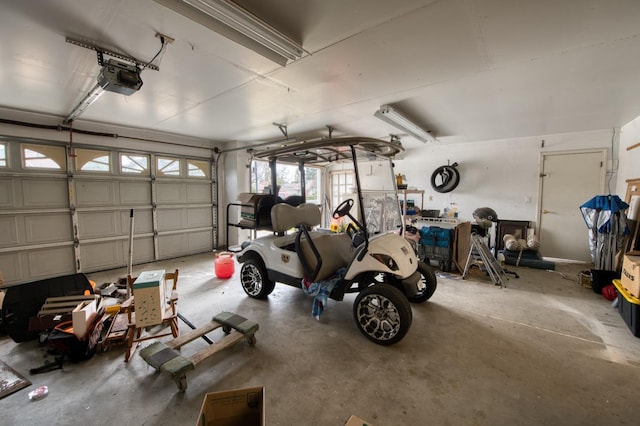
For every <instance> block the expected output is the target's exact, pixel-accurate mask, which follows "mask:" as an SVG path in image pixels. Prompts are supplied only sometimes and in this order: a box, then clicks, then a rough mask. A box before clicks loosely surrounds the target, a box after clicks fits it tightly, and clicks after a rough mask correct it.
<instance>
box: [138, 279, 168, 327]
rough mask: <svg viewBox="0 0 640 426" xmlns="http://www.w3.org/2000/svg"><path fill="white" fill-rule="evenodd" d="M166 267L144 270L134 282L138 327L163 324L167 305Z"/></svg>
mask: <svg viewBox="0 0 640 426" xmlns="http://www.w3.org/2000/svg"><path fill="white" fill-rule="evenodd" d="M164 272H165V271H164V269H162V270H157V271H144V272H141V273H140V275H138V278H136V280H135V281H134V282H133V300H134V304H135V305H134V306H135V313H136V327H148V326H152V325H157V324H161V323H162V320H163V319H164V314H165V310H166V307H167V289H166V283H165V280H164Z"/></svg>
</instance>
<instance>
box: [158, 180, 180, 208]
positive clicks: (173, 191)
mask: <svg viewBox="0 0 640 426" xmlns="http://www.w3.org/2000/svg"><path fill="white" fill-rule="evenodd" d="M156 192H157V199H158V204H184V203H185V202H186V200H187V197H186V185H185V184H184V183H175V182H158V183H157V184H156Z"/></svg>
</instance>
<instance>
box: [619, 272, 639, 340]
mask: <svg viewBox="0 0 640 426" xmlns="http://www.w3.org/2000/svg"><path fill="white" fill-rule="evenodd" d="M613 285H614V286H615V288H616V290H618V313H620V316H621V317H622V319H623V320H624V322H625V323H626V324H627V326H628V327H629V330H631V333H633V335H634V336H636V337H640V299H638V298H637V297H633V296H632V295H630V294H629V293H628V292H627V290H625V289H624V287H622V285H621V283H620V280H613Z"/></svg>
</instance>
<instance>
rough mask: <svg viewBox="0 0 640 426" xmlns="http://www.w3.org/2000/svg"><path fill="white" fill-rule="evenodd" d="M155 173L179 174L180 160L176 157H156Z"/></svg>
mask: <svg viewBox="0 0 640 426" xmlns="http://www.w3.org/2000/svg"><path fill="white" fill-rule="evenodd" d="M156 174H157V175H158V176H180V160H179V159H178V158H167V157H157V158H156Z"/></svg>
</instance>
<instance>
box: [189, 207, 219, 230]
mask: <svg viewBox="0 0 640 426" xmlns="http://www.w3.org/2000/svg"><path fill="white" fill-rule="evenodd" d="M186 217H187V227H189V228H200V227H203V226H211V224H212V221H213V219H212V216H211V209H210V208H208V207H204V208H193V209H186Z"/></svg>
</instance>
